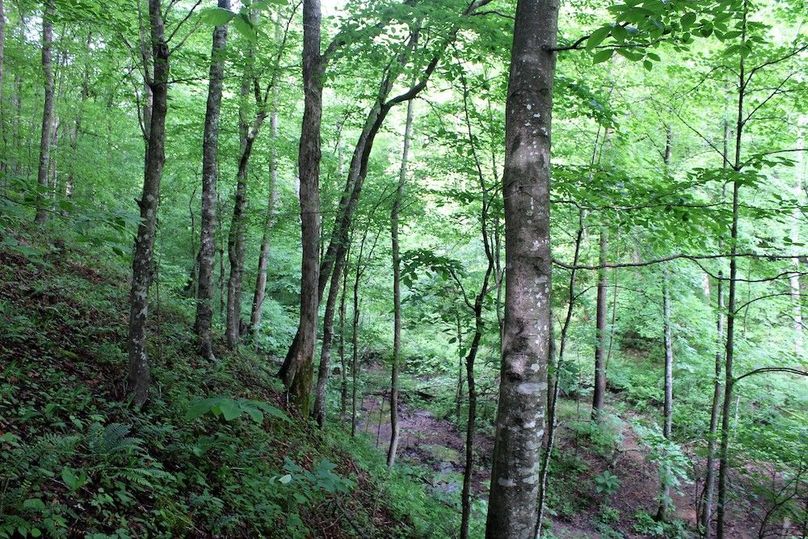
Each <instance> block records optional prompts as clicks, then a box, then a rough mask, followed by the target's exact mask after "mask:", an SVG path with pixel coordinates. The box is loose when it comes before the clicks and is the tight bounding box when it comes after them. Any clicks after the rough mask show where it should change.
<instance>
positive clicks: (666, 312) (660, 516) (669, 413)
mask: <svg viewBox="0 0 808 539" xmlns="http://www.w3.org/2000/svg"><path fill="white" fill-rule="evenodd" d="M662 279H663V281H662V325H663V334H664V341H665V398H664V403H663V405H662V435H663V436H665V438H667V439H670V437H671V431H672V428H673V342H672V337H671V299H670V291H669V289H668V277H667V273H666V274H665V275H664V276H663V278H662ZM660 465H661V464H660ZM660 481H661V483H662V484H661V486H660V496H659V508H658V509H657V515H656V517H657V520H659V521H662V522H666V521H667V520H668V516H669V513H670V510H671V500H670V485H669V484H668V483H667V482H666V481H665V480H664V478H663V477H662V476H661V475H660Z"/></svg>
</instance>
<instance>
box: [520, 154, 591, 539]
mask: <svg viewBox="0 0 808 539" xmlns="http://www.w3.org/2000/svg"><path fill="white" fill-rule="evenodd" d="M595 148H596V149H597V139H595ZM592 155H593V164H594V152H593V154H592ZM583 236H584V212H583V211H581V212H579V213H578V232H577V233H576V234H575V251H574V253H573V257H572V267H573V269H571V270H570V280H569V285H568V286H567V314H566V316H565V317H564V324H563V325H562V326H561V335H560V338H559V345H558V356H557V357H556V358H555V364H554V365H553V368H552V377H550V376H548V379H550V381H551V383H550V392H549V394H550V398H549V399H548V400H547V436H546V438H547V443H546V444H545V448H544V456H543V459H542V463H541V470H540V482H541V483H540V484H541V487H540V490H539V511H538V513H539V518H538V519H537V520H536V533H535V536H536V537H537V538H541V534H542V524H543V522H544V508H545V506H546V505H547V478H548V477H549V475H550V461H551V460H552V457H553V445H554V444H555V433H556V427H557V425H556V415H557V414H556V410H557V405H558V395H559V388H560V383H559V381H560V379H561V368H562V367H563V365H564V352H565V350H566V345H567V333H568V332H569V328H570V322H572V312H573V309H574V308H575V277H576V275H577V270H576V269H575V266H577V265H578V259H579V258H580V254H581V242H582V240H583ZM553 343H554V339H551V341H550V345H551V350H550V359H551V360H553V359H554V356H555V346H554V344H553Z"/></svg>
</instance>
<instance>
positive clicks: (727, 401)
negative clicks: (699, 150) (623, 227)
mask: <svg viewBox="0 0 808 539" xmlns="http://www.w3.org/2000/svg"><path fill="white" fill-rule="evenodd" d="M748 8H749V6H748V3H747V1H746V0H744V2H743V8H742V9H743V18H742V20H741V45H742V46H746V29H747V14H748ZM747 84H748V80H747V78H746V70H745V63H744V56H743V55H740V60H739V73H738V113H737V120H736V124H735V164H734V166H733V169H734V170H735V175H734V177H733V181H732V229H731V232H730V255H731V256H730V259H729V299H728V302H727V343H726V353H725V356H724V384H725V385H724V403H723V406H722V410H721V413H722V417H721V446H720V449H719V467H718V511H717V515H716V516H717V519H718V523H717V530H716V537H717V538H718V539H724V537H725V530H724V525H725V518H726V509H727V507H726V503H727V473H728V471H729V436H730V411H731V408H732V397H733V395H732V390H733V386H734V383H735V380H734V378H733V376H734V375H733V373H732V368H733V360H734V358H735V317H736V314H737V313H736V312H735V311H736V288H737V277H738V259H737V258H736V256H735V255H736V254H737V252H738V217H739V211H740V201H739V193H738V192H739V190H740V186H741V184H740V182H739V181H738V173H739V172H740V171H741V141H742V138H743V128H744V97H745V94H746V85H747Z"/></svg>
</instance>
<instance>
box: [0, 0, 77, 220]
mask: <svg viewBox="0 0 808 539" xmlns="http://www.w3.org/2000/svg"><path fill="white" fill-rule="evenodd" d="M0 1H2V0H0ZM91 44H92V32H87V41H86V47H87V50H90V45H91ZM89 96H90V60H89V59H87V60H85V63H84V74H83V75H82V78H81V92H80V94H79V106H78V110H77V111H76V119H75V121H74V123H73V132H72V133H71V134H70V155H71V159H72V162H71V164H70V166H69V167H68V170H67V181H66V182H65V189H64V197H65V200H68V201H69V200H71V199H72V198H73V190H74V188H75V183H76V165H75V163H76V162H77V161H78V159H79V156H78V146H79V133H80V132H81V121H82V119H83V116H84V104H85V103H86V101H87V98H88V97H89ZM63 214H67V211H64V212H63Z"/></svg>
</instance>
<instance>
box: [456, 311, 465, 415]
mask: <svg viewBox="0 0 808 539" xmlns="http://www.w3.org/2000/svg"><path fill="white" fill-rule="evenodd" d="M455 326H456V327H455V330H456V331H457V388H456V390H455V418H457V422H458V423H460V408H461V406H462V404H463V384H464V382H463V330H462V329H461V327H460V314H457V313H456V314H455Z"/></svg>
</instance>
